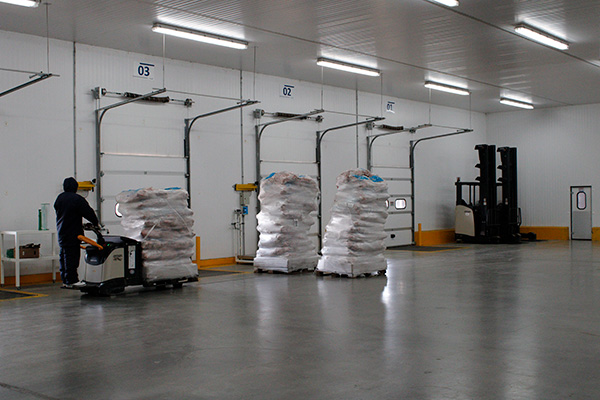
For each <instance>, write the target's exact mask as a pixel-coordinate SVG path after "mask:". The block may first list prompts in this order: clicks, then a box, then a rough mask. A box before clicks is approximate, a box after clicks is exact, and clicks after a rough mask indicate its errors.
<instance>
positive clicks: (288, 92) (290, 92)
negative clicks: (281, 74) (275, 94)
mask: <svg viewBox="0 0 600 400" xmlns="http://www.w3.org/2000/svg"><path fill="white" fill-rule="evenodd" d="M279 96H280V97H285V98H288V99H293V98H294V86H292V85H283V87H282V88H281V92H280V93H279Z"/></svg>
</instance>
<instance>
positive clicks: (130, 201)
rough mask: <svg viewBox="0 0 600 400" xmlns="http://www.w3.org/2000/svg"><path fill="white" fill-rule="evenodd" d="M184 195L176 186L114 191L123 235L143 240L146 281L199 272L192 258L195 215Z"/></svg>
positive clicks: (193, 274) (188, 276) (178, 277)
mask: <svg viewBox="0 0 600 400" xmlns="http://www.w3.org/2000/svg"><path fill="white" fill-rule="evenodd" d="M187 199H188V193H187V191H185V190H183V189H179V188H170V189H153V188H145V189H138V190H127V191H124V192H121V193H119V194H118V195H117V203H118V204H119V212H120V213H121V214H122V215H123V217H122V220H121V225H122V226H123V228H124V230H125V233H126V235H127V236H129V237H131V238H133V239H136V240H139V241H141V242H142V260H143V277H144V280H145V281H147V282H156V281H161V280H170V279H181V278H192V277H196V276H197V275H198V268H197V267H196V264H194V263H192V259H191V257H192V255H193V254H194V242H195V239H194V232H193V231H192V228H193V226H194V219H193V212H192V210H190V208H189V207H188V203H187Z"/></svg>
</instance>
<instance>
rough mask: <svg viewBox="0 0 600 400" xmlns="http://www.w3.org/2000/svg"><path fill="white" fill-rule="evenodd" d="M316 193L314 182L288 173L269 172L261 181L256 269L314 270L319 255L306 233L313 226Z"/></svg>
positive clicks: (316, 188)
mask: <svg viewBox="0 0 600 400" xmlns="http://www.w3.org/2000/svg"><path fill="white" fill-rule="evenodd" d="M318 193H319V189H318V187H317V183H316V182H315V180H314V179H312V178H310V177H307V176H299V175H295V174H293V173H291V172H278V173H273V174H271V175H269V176H267V177H266V178H264V179H263V180H262V181H261V183H260V194H259V195H258V199H259V200H260V207H261V209H260V212H259V213H258V215H257V216H256V219H257V220H258V226H257V228H256V229H257V230H258V232H259V233H260V238H259V241H258V251H257V252H256V258H254V267H255V268H256V269H257V270H271V271H280V272H292V271H297V270H303V269H308V270H314V269H315V267H316V266H317V261H318V260H319V256H318V255H317V249H316V246H315V244H314V243H313V242H312V241H311V239H310V238H309V237H308V231H309V230H310V227H311V226H312V225H313V224H314V223H315V219H314V213H315V212H316V210H317V195H318Z"/></svg>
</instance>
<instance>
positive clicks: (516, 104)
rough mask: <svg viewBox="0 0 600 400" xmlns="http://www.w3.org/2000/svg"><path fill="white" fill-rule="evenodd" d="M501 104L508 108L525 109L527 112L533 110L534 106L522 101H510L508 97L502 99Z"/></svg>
mask: <svg viewBox="0 0 600 400" xmlns="http://www.w3.org/2000/svg"><path fill="white" fill-rule="evenodd" d="M500 103H502V104H505V105H507V106H513V107H519V108H525V109H527V110H533V108H534V107H533V104H531V103H527V102H525V101H521V100H515V99H509V98H507V97H500Z"/></svg>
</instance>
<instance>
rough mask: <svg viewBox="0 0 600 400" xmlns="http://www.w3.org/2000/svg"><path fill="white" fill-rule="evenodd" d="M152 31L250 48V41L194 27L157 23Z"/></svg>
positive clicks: (234, 46)
mask: <svg viewBox="0 0 600 400" xmlns="http://www.w3.org/2000/svg"><path fill="white" fill-rule="evenodd" d="M152 31H154V32H157V33H162V34H165V35H172V36H177V37H180V38H184V39H190V40H195V41H198V42H204V43H210V44H216V45H218V46H225V47H230V48H232V49H240V50H244V49H247V48H248V42H246V41H244V40H239V39H233V38H230V37H227V36H221V35H215V34H213V33H208V32H200V31H196V30H193V29H187V28H181V27H178V26H173V25H165V24H159V23H155V24H154V25H152Z"/></svg>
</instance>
